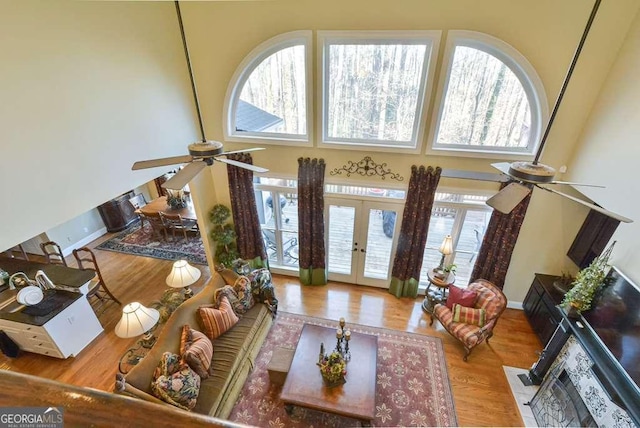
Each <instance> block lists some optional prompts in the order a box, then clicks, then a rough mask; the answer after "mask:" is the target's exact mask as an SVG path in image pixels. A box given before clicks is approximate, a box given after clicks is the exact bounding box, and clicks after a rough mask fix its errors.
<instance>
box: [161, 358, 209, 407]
mask: <svg viewBox="0 0 640 428" xmlns="http://www.w3.org/2000/svg"><path fill="white" fill-rule="evenodd" d="M151 390H152V391H153V394H154V395H155V396H156V397H158V398H159V399H161V400H162V401H165V402H167V403H169V404H172V405H174V406H176V407H179V408H181V409H184V410H191V409H193V408H194V407H195V406H196V402H197V400H198V394H199V393H200V376H198V374H197V373H196V372H195V371H193V370H192V369H191V368H190V367H189V365H188V364H185V363H181V358H180V356H179V355H178V354H173V353H171V352H165V353H163V354H162V358H161V359H160V363H159V364H158V367H156V371H155V373H154V376H153V381H152V382H151Z"/></svg>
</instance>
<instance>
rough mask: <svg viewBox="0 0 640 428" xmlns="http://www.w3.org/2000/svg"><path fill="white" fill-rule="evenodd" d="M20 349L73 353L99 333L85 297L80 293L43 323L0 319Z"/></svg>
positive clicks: (1, 326) (58, 354)
mask: <svg viewBox="0 0 640 428" xmlns="http://www.w3.org/2000/svg"><path fill="white" fill-rule="evenodd" d="M0 330H3V331H4V332H5V333H7V335H8V336H9V337H11V339H13V341H14V342H16V343H17V344H18V346H20V349H22V350H23V351H28V352H35V353H38V354H43V355H48V356H51V357H57V358H67V357H69V356H76V355H78V353H79V352H80V351H82V350H83V349H84V348H85V347H86V346H87V345H89V343H91V341H92V340H93V339H95V338H96V337H97V336H98V335H99V334H100V333H101V332H102V325H100V322H99V321H98V318H97V317H96V315H95V313H94V312H93V310H92V309H91V306H90V305H89V302H88V301H87V299H86V297H84V296H81V297H80V298H79V299H77V300H76V301H75V302H73V303H72V304H71V305H69V306H68V307H67V308H65V309H64V310H63V311H62V312H60V313H59V314H58V315H56V316H55V317H53V318H52V319H51V320H49V321H48V322H46V323H45V324H44V325H42V326H36V325H30V324H24V323H19V322H15V321H10V320H5V319H0Z"/></svg>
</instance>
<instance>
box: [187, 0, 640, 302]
mask: <svg viewBox="0 0 640 428" xmlns="http://www.w3.org/2000/svg"><path fill="white" fill-rule="evenodd" d="M638 4H639V3H638V1H637V0H622V1H616V2H605V4H604V5H603V6H602V8H601V12H600V15H599V16H598V20H597V21H596V23H595V24H594V27H593V30H592V35H591V36H590V43H589V44H588V45H587V46H586V47H585V50H584V53H583V57H582V59H581V62H580V66H579V67H578V69H577V70H576V74H575V78H574V80H573V82H572V86H571V88H570V90H569V92H568V93H567V96H566V97H565V105H566V106H567V107H566V108H563V109H562V110H561V112H560V114H559V116H558V119H557V122H556V125H555V126H554V129H553V132H552V134H551V136H550V139H549V143H548V148H547V150H546V152H545V154H544V158H543V160H544V161H545V162H547V163H549V164H551V165H552V166H555V167H559V166H560V165H563V164H565V163H567V161H568V157H569V154H570V153H571V151H572V147H573V144H574V141H575V139H576V137H577V135H578V134H579V132H580V130H581V127H582V122H583V121H584V119H585V118H586V117H587V115H588V113H589V110H590V107H591V105H592V103H593V100H594V99H595V97H596V95H597V93H598V90H599V87H600V84H601V82H602V81H603V79H604V78H605V76H606V74H607V73H608V70H609V68H610V66H611V63H612V62H613V60H614V58H615V56H616V54H617V51H618V48H619V46H620V44H621V43H622V40H623V39H624V36H625V34H626V31H627V29H628V26H629V24H630V22H631V20H632V18H633V15H634V14H635V13H636V10H637V8H638ZM591 6H592V4H591V3H590V2H584V1H583V0H570V1H562V2H557V1H553V0H545V1H537V2H514V1H508V0H505V1H499V0H490V1H482V2H478V1H472V0H467V1H460V0H456V1H435V0H420V1H408V0H405V1H400V2H397V1H396V2H391V1H360V0H358V1H349V2H344V1H334V0H328V1H323V2H317V1H311V0H308V1H306V0H303V1H300V0H298V1H274V2H189V3H183V8H182V10H183V17H184V20H185V28H186V32H187V37H188V40H189V45H190V50H191V53H192V58H193V64H194V70H195V74H196V80H197V82H198V87H199V91H200V94H201V95H202V108H203V115H204V118H205V127H206V131H207V136H208V138H210V139H222V137H223V131H222V121H223V104H224V96H225V93H226V91H227V85H228V82H229V80H230V78H231V76H232V75H233V73H234V71H235V69H236V67H237V66H238V64H239V63H240V62H241V61H242V59H243V58H244V57H245V56H246V55H247V54H248V53H249V52H250V51H251V50H252V49H253V48H254V47H255V46H256V45H258V44H259V43H261V42H263V41H265V40H267V39H269V38H271V37H273V36H275V35H278V34H281V33H284V32H288V31H293V30H338V29H340V30H345V29H383V30H392V29H429V30H433V29H435V30H442V31H443V41H442V43H444V41H445V40H446V30H449V29H469V30H475V31H481V32H485V33H488V34H490V35H492V36H495V37H498V38H500V39H502V40H504V41H506V42H507V43H509V44H511V45H512V46H514V47H515V48H516V49H518V50H519V51H520V52H521V53H522V54H523V55H524V56H525V57H526V58H527V59H528V60H529V61H530V62H531V64H532V65H533V66H534V68H535V69H536V70H537V71H538V74H539V75H540V77H541V79H542V81H543V83H544V85H545V89H546V92H547V97H548V99H549V104H550V107H551V105H552V103H553V102H554V101H555V98H556V95H557V93H558V91H559V89H560V86H561V84H562V80H563V78H564V75H565V72H566V70H567V67H568V65H569V63H570V61H571V57H572V54H573V52H574V49H575V47H576V45H577V42H578V40H579V38H580V36H581V33H582V29H583V28H584V24H585V22H586V18H587V17H588V15H589V13H590V10H591ZM314 37H315V34H314ZM442 52H443V49H441V50H440V56H442ZM314 58H316V56H315V55H314ZM437 71H438V72H439V69H438V70H437ZM315 73H316V70H315V69H314V74H315ZM316 89H317V88H314V91H313V92H314V94H315V93H317V92H316ZM433 94H435V91H434V92H433ZM433 102H434V100H433V98H431V100H430V103H429V105H430V110H431V109H433ZM314 108H316V109H317V106H315V107H314ZM430 125H431V121H430V120H428V122H427V129H426V132H425V135H426V136H428V135H429V132H428V131H429V129H428V128H429V126H430ZM425 138H426V137H425ZM258 145H259V144H258ZM246 146H247V145H243V144H237V143H236V144H232V143H228V144H227V147H228V148H241V147H246ZM425 146H426V145H425ZM266 147H268V150H265V151H263V152H257V153H255V154H254V163H255V164H257V165H261V166H265V167H267V168H270V169H271V172H272V173H273V174H276V175H277V174H285V175H290V176H295V175H296V171H297V163H296V159H297V158H298V157H299V156H311V157H323V158H324V159H325V160H326V161H327V171H329V170H331V169H333V168H335V167H340V166H342V165H343V164H345V162H346V161H347V160H354V161H355V160H360V159H362V157H363V156H365V155H368V154H370V155H371V156H372V157H373V159H374V160H375V161H378V162H382V161H384V162H387V163H388V165H389V167H390V168H391V169H392V170H393V171H397V172H400V173H402V174H403V175H405V176H407V177H408V175H409V170H410V166H411V165H412V164H429V165H440V166H442V167H454V168H463V169H469V170H483V171H489V167H488V164H489V163H490V160H489V159H473V158H464V159H463V158H455V157H450V156H429V157H427V156H425V155H424V154H419V155H415V154H414V155H406V154H405V155H403V154H387V153H384V154H382V153H373V154H371V153H367V152H365V151H349V150H329V149H316V148H299V149H296V148H291V147H278V146H266ZM422 153H424V147H423V152H422ZM216 168H219V169H220V170H223V168H220V165H218V166H217V167H214V170H215V171H217V169H216ZM327 179H332V177H330V176H329V175H327ZM354 180H358V179H357V178H355V179H354ZM365 181H367V182H368V183H369V184H376V183H377V184H382V183H384V182H382V181H381V180H380V179H379V178H378V179H376V178H368V179H366V180H365ZM387 181H388V180H387ZM406 183H407V181H405V182H404V183H403V185H405V186H406ZM215 184H216V189H217V193H218V197H219V198H220V199H221V200H224V199H227V198H228V197H227V196H226V195H227V190H226V189H227V181H226V176H225V175H222V176H220V177H217V178H216V180H215ZM441 185H443V186H453V187H467V188H491V189H495V188H496V186H495V185H491V184H479V183H474V182H469V181H457V182H456V181H452V180H442V182H441ZM586 211H587V210H586V209H583V208H581V207H580V206H574V204H572V203H567V202H564V201H563V200H561V198H559V197H557V196H554V195H549V194H545V193H543V192H540V191H538V192H536V193H535V195H534V197H533V200H532V202H531V205H530V208H529V215H528V217H527V220H526V222H525V224H524V226H523V229H522V234H521V238H520V239H519V241H518V244H517V246H516V249H515V253H514V257H513V260H512V264H511V268H510V270H509V274H508V276H507V281H506V286H505V291H506V293H507V296H508V297H509V299H510V300H512V301H522V300H523V298H524V296H525V294H526V292H527V289H528V287H529V285H530V283H531V280H532V278H533V274H534V273H535V272H544V273H560V272H561V271H562V270H567V269H569V268H570V267H571V262H570V261H569V260H568V258H567V257H566V256H565V253H566V252H567V250H568V248H569V246H570V245H571V242H572V240H573V238H574V236H575V234H576V232H577V230H578V229H579V227H580V225H581V223H582V221H583V219H584V217H585V216H586Z"/></svg>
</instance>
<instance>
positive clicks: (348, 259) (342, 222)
mask: <svg viewBox="0 0 640 428" xmlns="http://www.w3.org/2000/svg"><path fill="white" fill-rule="evenodd" d="M402 208H403V205H402V204H401V203H389V202H379V201H362V200H357V199H348V198H344V199H343V198H325V210H326V213H325V218H326V219H327V222H326V239H327V245H326V248H327V260H328V265H327V268H328V272H329V279H330V280H333V281H341V282H348V283H352V284H359V285H371V286H375V287H382V288H388V287H389V281H390V279H391V267H392V266H391V265H392V263H393V256H394V254H395V247H396V239H395V237H396V235H397V232H398V231H399V230H400V222H401V219H402Z"/></svg>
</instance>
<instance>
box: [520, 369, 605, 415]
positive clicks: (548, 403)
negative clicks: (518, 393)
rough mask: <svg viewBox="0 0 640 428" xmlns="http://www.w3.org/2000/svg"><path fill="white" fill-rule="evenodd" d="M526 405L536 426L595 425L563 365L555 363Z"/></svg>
mask: <svg viewBox="0 0 640 428" xmlns="http://www.w3.org/2000/svg"><path fill="white" fill-rule="evenodd" d="M529 405H530V406H531V411H532V412H533V415H534V417H535V419H536V423H537V424H538V426H562V427H597V426H598V424H597V423H596V421H595V420H594V419H593V416H591V413H589V409H587V406H586V405H585V404H584V401H582V397H580V393H579V392H578V390H577V389H576V387H575V386H574V385H573V383H572V382H571V378H570V377H569V374H568V373H567V371H566V370H565V369H564V364H560V365H558V366H556V368H555V369H554V370H553V371H551V372H550V373H549V374H548V376H547V377H546V378H545V380H544V382H543V383H542V385H540V388H539V389H538V392H536V395H535V396H534V397H533V398H532V399H531V402H530V403H529Z"/></svg>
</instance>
